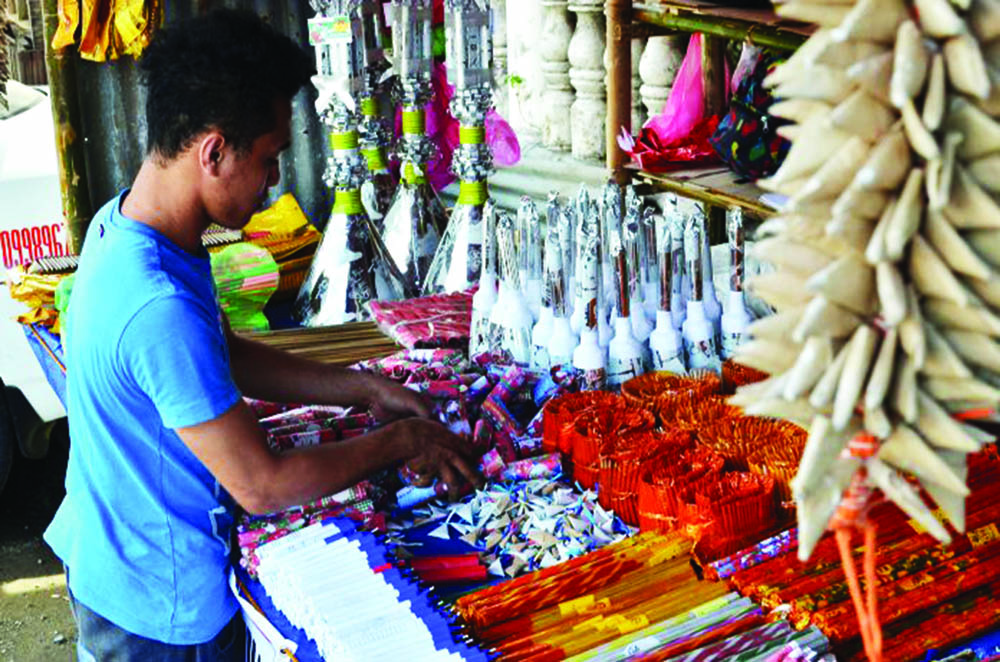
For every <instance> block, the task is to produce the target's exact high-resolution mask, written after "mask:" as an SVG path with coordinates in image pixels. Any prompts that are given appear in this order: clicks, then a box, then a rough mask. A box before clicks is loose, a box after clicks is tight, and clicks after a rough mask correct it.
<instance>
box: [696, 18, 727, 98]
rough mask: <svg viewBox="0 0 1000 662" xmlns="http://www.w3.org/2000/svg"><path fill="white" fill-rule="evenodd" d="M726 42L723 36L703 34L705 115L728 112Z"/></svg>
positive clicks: (702, 69) (702, 74) (702, 56)
mask: <svg viewBox="0 0 1000 662" xmlns="http://www.w3.org/2000/svg"><path fill="white" fill-rule="evenodd" d="M725 48H726V44H725V41H724V40H723V39H722V38H721V37H716V36H713V35H710V34H707V33H702V35H701V84H702V90H703V94H704V105H705V117H711V116H712V115H720V116H721V115H723V114H724V113H725V112H726V51H725Z"/></svg>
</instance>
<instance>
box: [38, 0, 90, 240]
mask: <svg viewBox="0 0 1000 662" xmlns="http://www.w3.org/2000/svg"><path fill="white" fill-rule="evenodd" d="M58 5H59V3H58V0H43V2H42V20H43V22H44V26H45V69H46V73H47V74H48V79H49V100H50V102H51V103H52V121H53V124H54V130H55V133H56V152H57V153H58V157H59V189H60V193H61V194H62V207H63V220H64V222H65V223H66V241H67V244H68V249H69V252H70V253H74V254H79V252H80V249H82V248H83V238H84V235H85V234H86V232H87V224H88V223H89V222H90V217H91V216H92V215H93V213H94V209H93V206H92V204H91V201H90V191H89V189H88V187H87V169H86V164H85V161H84V154H83V140H82V139H81V136H80V132H79V130H78V129H79V127H80V107H79V104H78V102H77V91H76V69H75V67H74V66H73V58H74V55H73V53H72V52H71V51H70V49H67V50H66V51H64V52H61V53H57V52H54V51H53V50H52V46H51V44H52V37H53V35H55V32H56V27H58V25H59V14H58Z"/></svg>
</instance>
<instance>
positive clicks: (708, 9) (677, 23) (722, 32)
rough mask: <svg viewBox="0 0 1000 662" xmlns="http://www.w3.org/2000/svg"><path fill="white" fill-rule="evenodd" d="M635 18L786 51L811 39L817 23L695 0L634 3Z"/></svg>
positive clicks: (683, 30) (681, 29) (633, 14)
mask: <svg viewBox="0 0 1000 662" xmlns="http://www.w3.org/2000/svg"><path fill="white" fill-rule="evenodd" d="M632 17H633V18H634V19H635V20H637V21H640V22H642V23H648V24H651V25H658V26H660V27H664V28H669V29H671V30H679V31H681V32H702V33H705V34H710V35H714V36H717V37H723V38H725V39H736V40H739V41H743V40H744V39H747V38H749V39H750V40H751V41H752V42H753V43H755V44H759V45H761V46H770V47H772V48H780V49H783V50H795V49H796V48H798V47H799V46H801V45H802V43H803V42H804V41H805V40H806V39H808V38H809V36H810V35H811V34H812V33H813V31H814V30H815V26H813V25H810V24H808V23H800V22H799V21H791V20H788V19H785V18H781V17H780V16H778V15H777V14H775V13H774V12H773V11H771V10H770V9H747V8H742V7H724V6H720V5H717V4H712V3H708V2H703V1H700V0H695V1H691V2H677V1H673V2H645V3H633V5H632Z"/></svg>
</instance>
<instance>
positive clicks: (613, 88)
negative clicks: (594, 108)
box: [604, 0, 632, 183]
mask: <svg viewBox="0 0 1000 662" xmlns="http://www.w3.org/2000/svg"><path fill="white" fill-rule="evenodd" d="M604 11H605V13H606V14H607V18H608V20H607V21H606V33H607V48H608V117H607V123H606V124H605V131H604V133H605V136H606V138H607V149H606V150H605V151H606V153H607V166H608V170H610V171H611V174H612V176H613V177H614V178H615V179H616V180H617V181H618V182H619V183H623V176H624V175H625V172H624V170H623V168H622V166H623V165H624V164H625V153H624V152H623V151H622V150H621V148H620V147H618V132H619V131H621V130H622V128H624V129H625V130H626V131H628V132H629V133H631V131H632V41H631V39H632V37H631V31H630V29H629V26H630V24H631V22H632V0H607V2H606V4H605V9H604Z"/></svg>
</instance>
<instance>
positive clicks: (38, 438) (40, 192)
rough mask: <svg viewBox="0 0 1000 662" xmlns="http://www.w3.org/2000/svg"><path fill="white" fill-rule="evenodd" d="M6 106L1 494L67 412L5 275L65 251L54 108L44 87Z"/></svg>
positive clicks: (0, 257) (1, 172) (10, 91)
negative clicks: (20, 459)
mask: <svg viewBox="0 0 1000 662" xmlns="http://www.w3.org/2000/svg"><path fill="white" fill-rule="evenodd" d="M7 101H8V104H9V108H8V109H6V110H4V109H3V107H2V106H0V490H3V486H4V483H5V482H6V480H7V476H8V474H9V472H10V468H11V464H12V462H13V457H14V453H15V452H20V453H21V454H22V455H24V456H25V457H28V458H32V459H36V458H40V457H43V456H44V455H45V454H46V453H47V452H48V449H49V439H50V436H51V434H52V431H53V430H54V429H55V428H56V427H57V426H58V425H59V423H60V421H63V420H65V416H66V411H65V410H64V408H63V405H62V403H61V402H60V400H59V398H58V397H57V396H56V394H55V391H53V390H52V387H51V386H50V385H49V383H48V381H47V380H46V378H45V374H44V373H43V372H42V367H41V365H40V364H39V363H38V360H37V359H36V358H35V354H34V352H32V350H31V347H30V346H29V345H28V340H27V338H26V337H25V335H24V330H23V328H22V326H21V325H20V324H18V323H17V322H16V321H15V319H14V318H15V317H16V316H17V315H18V314H19V313H21V312H23V311H24V307H23V306H22V305H21V304H20V303H19V302H16V301H14V300H13V299H11V297H10V290H9V288H8V287H7V282H6V281H7V269H9V268H10V267H13V266H15V265H19V264H23V263H25V262H30V261H31V260H34V259H36V258H39V257H44V256H49V255H63V254H65V252H66V227H65V224H64V222H63V215H62V202H61V198H60V191H59V168H58V162H57V156H56V146H55V130H54V127H53V122H52V107H51V104H50V102H49V97H48V95H47V93H46V92H45V91H44V88H33V87H28V86H25V85H22V84H20V83H18V82H16V81H9V82H8V83H7Z"/></svg>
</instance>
